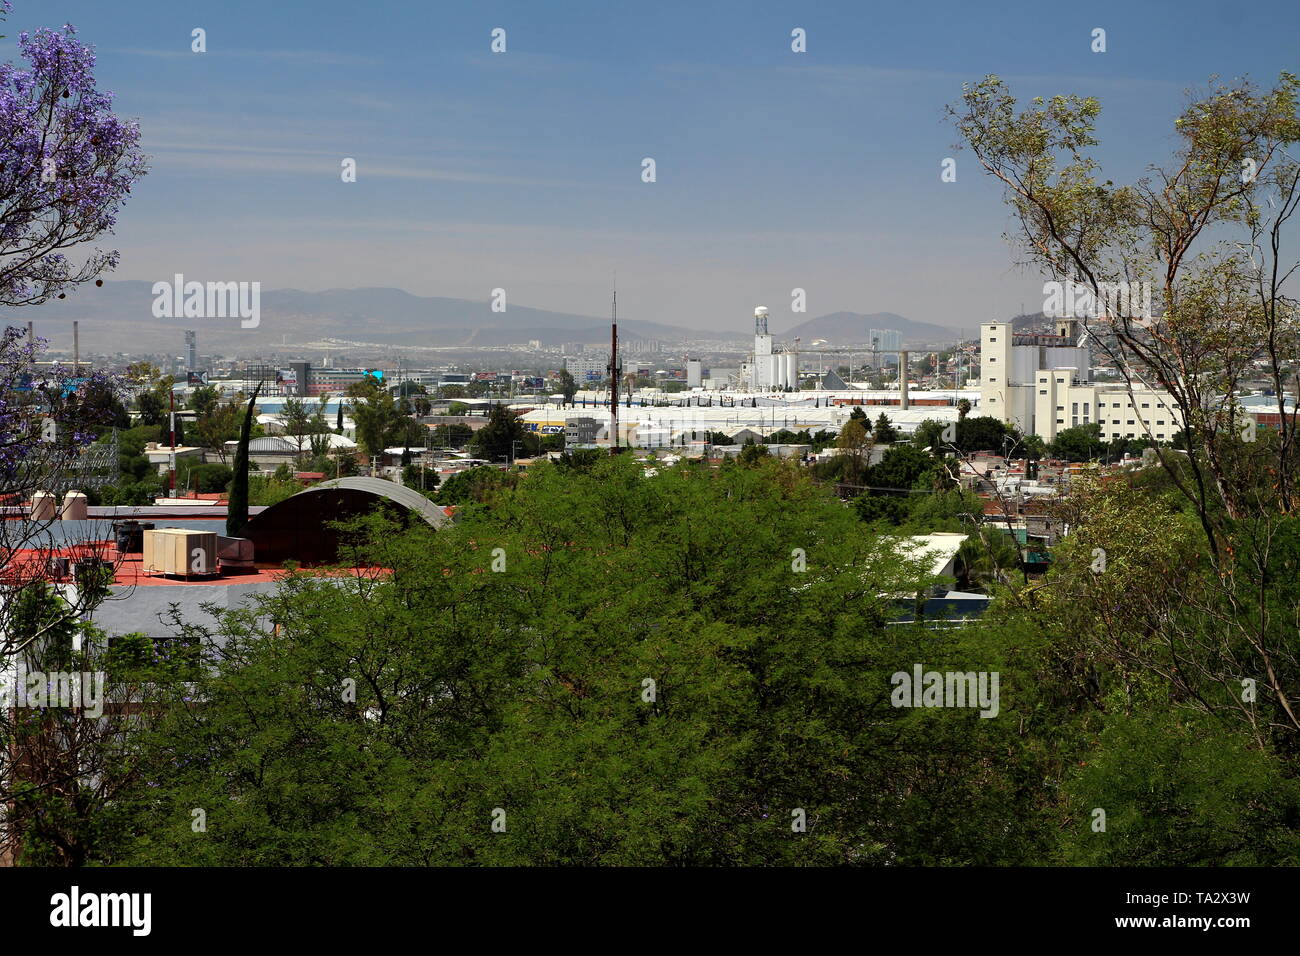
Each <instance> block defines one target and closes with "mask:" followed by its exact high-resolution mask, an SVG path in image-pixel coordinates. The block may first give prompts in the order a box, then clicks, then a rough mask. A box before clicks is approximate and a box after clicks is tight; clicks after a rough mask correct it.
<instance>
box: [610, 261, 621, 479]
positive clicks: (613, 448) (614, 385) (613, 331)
mask: <svg viewBox="0 0 1300 956" xmlns="http://www.w3.org/2000/svg"><path fill="white" fill-rule="evenodd" d="M622 372H623V365H622V363H621V362H620V361H619V360H618V284H617V281H615V285H614V303H613V309H612V311H611V313H610V340H609V432H610V439H611V440H610V446H609V448H610V454H611V455H616V454H618V379H619V376H620V375H621V374H622Z"/></svg>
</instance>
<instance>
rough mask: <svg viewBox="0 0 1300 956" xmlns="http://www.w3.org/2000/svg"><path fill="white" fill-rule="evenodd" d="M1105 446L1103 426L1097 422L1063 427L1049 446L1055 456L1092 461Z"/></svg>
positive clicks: (1068, 459) (1071, 459)
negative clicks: (1102, 434) (1102, 433)
mask: <svg viewBox="0 0 1300 956" xmlns="http://www.w3.org/2000/svg"><path fill="white" fill-rule="evenodd" d="M1105 448H1106V443H1105V441H1103V439H1102V436H1101V426H1100V425H1098V424H1096V423H1095V422H1093V423H1089V424H1087V425H1075V426H1073V427H1071V428H1063V429H1061V430H1060V431H1059V432H1057V433H1056V438H1054V439H1052V443H1051V444H1050V445H1049V446H1048V449H1049V450H1050V452H1051V454H1052V456H1053V457H1055V458H1063V459H1065V460H1066V461H1091V460H1093V459H1095V458H1097V457H1098V456H1099V455H1100V454H1101V453H1102V452H1103V451H1104V450H1105Z"/></svg>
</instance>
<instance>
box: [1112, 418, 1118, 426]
mask: <svg viewBox="0 0 1300 956" xmlns="http://www.w3.org/2000/svg"><path fill="white" fill-rule="evenodd" d="M1111 424H1112V425H1118V424H1119V419H1118V418H1117V419H1115V420H1114V421H1113V422H1111Z"/></svg>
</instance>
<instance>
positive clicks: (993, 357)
mask: <svg viewBox="0 0 1300 956" xmlns="http://www.w3.org/2000/svg"><path fill="white" fill-rule="evenodd" d="M989 361H990V362H996V361H997V357H996V356H993V355H990V356H989Z"/></svg>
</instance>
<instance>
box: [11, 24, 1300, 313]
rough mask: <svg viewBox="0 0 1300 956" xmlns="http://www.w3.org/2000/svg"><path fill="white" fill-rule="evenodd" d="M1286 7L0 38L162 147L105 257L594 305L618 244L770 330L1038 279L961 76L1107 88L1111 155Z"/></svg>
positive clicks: (621, 267) (621, 254)
mask: <svg viewBox="0 0 1300 956" xmlns="http://www.w3.org/2000/svg"><path fill="white" fill-rule="evenodd" d="M990 6H992V7H995V8H996V10H997V12H996V13H994V12H990V10H989V9H988V8H989V7H990ZM1298 10H1300V7H1297V5H1296V3H1295V2H1294V0H1291V2H1263V3H1260V4H1256V5H1253V6H1251V7H1246V6H1238V5H1231V4H1228V3H1225V2H1222V0H1215V2H1202V0H1187V2H1169V3H1163V2H1162V3H1135V2H1132V0H1130V2H1125V3H1089V4H1077V3H1069V4H1066V3H1046V2H1042V0H1039V2H1025V3H998V4H995V5H990V4H980V3H971V2H964V3H934V2H931V3H915V2H913V3H888V4H885V3H874V2H873V3H864V2H861V0H858V2H843V3H841V2H824V3H818V2H800V3H775V2H752V0H751V2H743V3H741V2H736V3H712V4H709V3H700V2H695V3H673V2H654V3H622V2H617V3H616V2H610V0H603V2H588V0H565V2H549V0H527V2H520V3H493V2H482V0H476V2H446V3H441V2H440V3H425V2H419V3H417V2H391V0H390V2H385V0H367V2H365V3H358V2H355V0H352V2H347V3H343V2H336V0H315V2H311V3H307V2H296V0H276V2H268V0H227V2H222V3H215V2H210V0H209V2H201V3H199V2H193V3H187V2H184V0H130V2H129V3H126V4H107V3H104V2H102V0H75V2H72V0H40V2H37V0H14V11H13V13H12V14H11V16H10V17H9V20H8V22H7V23H6V24H5V25H4V32H5V33H6V34H8V35H9V37H8V39H6V40H3V41H0V48H3V54H4V58H5V59H13V58H14V53H15V48H14V36H15V35H16V34H17V33H18V32H19V31H20V30H29V29H34V28H35V27H38V26H57V25H60V24H62V23H63V22H65V21H70V22H72V23H73V24H74V25H75V26H76V27H77V30H78V33H79V35H80V37H81V39H82V40H83V41H84V42H87V43H92V44H94V45H95V47H96V49H97V51H98V54H99V61H98V66H97V73H98V76H99V80H100V84H101V86H103V87H105V88H108V89H111V90H114V91H115V92H116V93H117V94H118V100H117V108H118V111H119V112H120V113H121V114H123V115H125V116H130V117H135V118H138V119H139V120H140V122H141V125H142V128H143V133H144V143H145V147H146V149H147V151H148V152H149V153H150V155H151V156H152V157H153V170H152V172H151V173H150V174H149V176H148V177H147V178H146V179H145V180H144V181H143V182H142V183H141V184H140V186H139V187H137V188H136V189H135V190H134V191H133V193H132V198H131V202H130V203H129V204H128V205H127V206H126V208H125V209H124V211H123V213H122V215H121V217H120V221H119V228H118V232H117V235H116V237H115V238H114V239H113V240H112V242H111V243H110V245H111V246H112V247H114V248H117V249H119V250H120V251H121V252H122V263H121V266H120V267H119V269H118V271H117V273H116V275H115V278H128V279H146V280H149V281H154V280H157V279H162V278H169V277H170V276H171V275H172V274H173V273H175V272H183V273H185V274H186V276H187V277H188V278H195V279H200V280H223V281H229V280H247V281H254V280H256V281H260V282H262V285H263V288H264V289H265V288H281V287H293V288H301V289H313V290H315V289H327V288H337V287H357V286H397V287H400V288H404V289H406V290H408V291H410V292H413V293H416V294H420V295H445V296H453V297H462V298H470V299H482V300H485V301H486V300H487V298H488V296H489V295H490V291H491V289H493V288H495V287H503V288H505V289H506V290H507V295H508V297H509V302H511V303H517V304H520V305H529V306H534V307H538V308H549V309H557V310H562V311H570V312H579V313H585V314H597V315H599V314H604V313H605V311H606V310H607V302H608V298H609V297H608V289H609V285H610V281H611V276H612V274H613V273H614V272H615V270H617V273H618V285H619V299H620V313H621V314H624V315H626V316H628V317H630V318H639V319H648V320H653V321H662V322H669V323H671V324H675V325H683V326H687V327H691V328H696V329H723V328H728V329H740V328H746V327H748V326H749V324H750V322H751V321H752V320H751V319H750V318H749V317H750V316H751V315H752V310H753V306H754V305H755V304H758V303H762V304H766V305H768V306H769V307H770V308H771V309H772V327H773V329H774V331H778V332H779V331H781V330H783V329H785V328H788V327H790V326H792V325H794V324H796V323H797V322H798V321H801V320H802V319H804V318H807V317H809V316H812V315H820V314H824V313H826V312H831V311H836V310H840V309H848V310H853V311H861V312H875V311H891V312H897V313H900V314H902V315H906V316H908V317H910V318H913V319H917V320H921V321H930V322H937V323H940V324H944V325H949V326H959V327H966V328H972V327H973V326H974V325H975V324H976V323H978V322H980V321H982V320H984V319H986V318H991V317H997V318H1003V317H1006V316H1007V315H1009V314H1012V313H1014V312H1016V311H1019V309H1020V306H1021V304H1022V303H1024V305H1025V306H1026V307H1027V308H1028V309H1029V310H1030V311H1033V310H1035V309H1037V308H1038V307H1039V305H1040V304H1041V298H1042V296H1041V280H1040V279H1039V278H1037V277H1036V276H1034V275H1031V274H1029V273H1027V272H1025V271H1024V270H1021V269H1018V268H1017V267H1015V265H1014V260H1015V256H1014V254H1013V251H1012V250H1011V249H1010V248H1009V247H1008V245H1007V244H1006V243H1005V242H1004V241H1003V240H1002V238H1001V236H1002V234H1003V233H1004V232H1005V231H1007V230H1008V229H1009V228H1011V225H1012V224H1011V222H1010V220H1009V218H1008V216H1007V214H1006V211H1005V208H1004V206H1003V205H1002V203H1001V200H1000V197H999V192H998V190H997V189H996V188H995V187H994V184H993V183H992V182H991V181H989V180H988V178H987V177H984V176H982V175H980V174H979V173H978V171H977V169H976V167H975V165H974V162H973V160H972V158H971V157H970V155H969V154H968V153H962V152H955V151H954V149H953V144H954V141H955V139H956V136H955V133H954V131H953V130H952V129H951V128H950V127H948V126H946V125H945V124H944V122H943V119H942V109H943V106H944V105H945V104H946V103H949V102H952V101H954V100H955V99H956V98H957V97H958V96H959V95H960V92H961V84H962V82H963V81H964V80H977V79H979V78H981V77H982V76H983V75H984V74H986V73H990V72H992V73H998V74H1000V75H1002V76H1003V77H1005V78H1007V79H1008V80H1009V81H1010V82H1011V83H1012V86H1013V89H1014V90H1015V92H1017V94H1019V95H1021V96H1023V97H1026V98H1027V97H1030V96H1034V95H1051V94H1055V93H1070V92H1073V93H1080V94H1085V95H1095V96H1098V97H1100V98H1101V100H1102V105H1103V115H1102V119H1101V122H1100V127H1099V131H1100V136H1101V139H1102V142H1103V147H1102V149H1101V151H1100V152H1099V156H1100V157H1101V159H1102V160H1103V163H1104V172H1105V174H1106V175H1107V176H1108V177H1111V178H1114V179H1116V180H1117V181H1119V180H1122V179H1128V178H1132V177H1133V176H1135V175H1138V174H1140V172H1141V171H1142V169H1143V167H1144V166H1145V165H1146V164H1148V163H1150V162H1155V161H1161V160H1163V159H1164V158H1165V157H1167V156H1168V154H1169V152H1170V151H1171V149H1172V148H1173V146H1174V142H1173V138H1172V133H1171V131H1172V120H1173V117H1174V116H1175V115H1176V113H1177V112H1178V110H1179V108H1180V105H1181V104H1182V102H1183V101H1184V90H1186V89H1187V88H1189V87H1198V86H1203V85H1204V84H1205V82H1206V81H1207V79H1208V78H1209V76H1210V75H1211V74H1218V75H1221V76H1223V77H1225V78H1230V77H1235V76H1240V75H1245V74H1248V75H1250V76H1251V77H1252V78H1255V79H1256V80H1258V81H1261V82H1269V81H1271V80H1272V79H1273V78H1275V77H1276V75H1277V73H1278V71H1279V70H1282V69H1291V70H1296V69H1300V57H1297V51H1298V49H1300V47H1298V44H1297V42H1296V37H1297V35H1298V33H1300V31H1297V26H1300V12H1297V11H1298ZM195 27H201V28H203V29H204V30H206V32H207V47H208V52H206V53H203V54H196V53H192V52H191V51H190V43H191V30H193V29H194V28H195ZM495 27H501V28H503V29H505V30H506V35H507V52H506V53H505V54H493V53H491V52H490V51H489V43H490V32H491V30H492V29H493V28H495ZM795 27H802V28H803V29H805V30H806V31H807V37H808V52H807V53H802V54H796V53H793V52H792V51H791V49H790V31H791V30H792V29H793V28H795ZM1094 27H1102V28H1104V29H1105V30H1106V31H1107V52H1105V53H1102V54H1095V53H1092V52H1091V50H1090V43H1091V36H1090V34H1091V31H1092V29H1093V28H1094ZM647 156H649V157H653V158H654V159H655V161H656V165H657V175H658V181H657V182H655V183H652V184H647V183H643V182H642V181H641V160H642V158H643V157H647ZM947 156H955V157H956V159H957V182H955V183H943V182H941V181H940V178H939V171H940V163H941V161H942V159H943V158H944V157H947ZM344 157H353V158H355V159H356V160H357V169H358V177H357V182H355V183H343V182H342V181H341V179H340V162H341V160H342V159H343V158H344ZM796 286H797V287H802V288H804V289H806V290H807V297H808V315H806V316H805V315H796V314H792V313H791V311H790V290H791V289H792V288H794V287H796Z"/></svg>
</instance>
